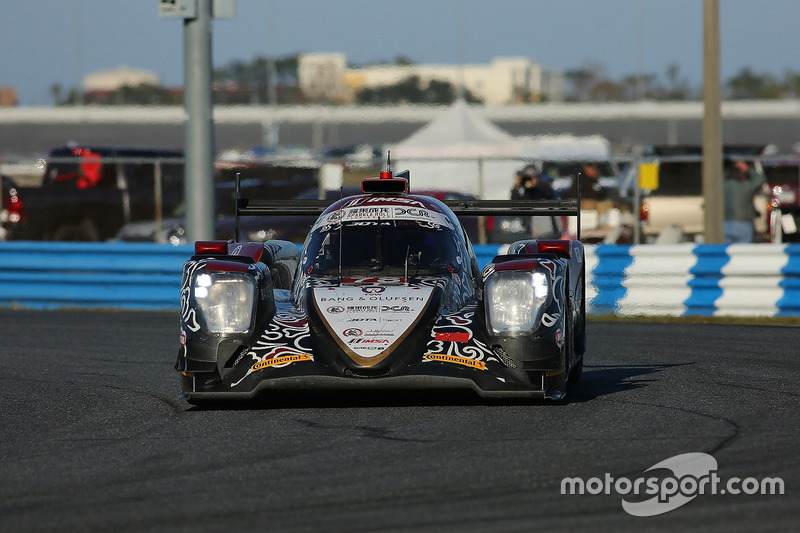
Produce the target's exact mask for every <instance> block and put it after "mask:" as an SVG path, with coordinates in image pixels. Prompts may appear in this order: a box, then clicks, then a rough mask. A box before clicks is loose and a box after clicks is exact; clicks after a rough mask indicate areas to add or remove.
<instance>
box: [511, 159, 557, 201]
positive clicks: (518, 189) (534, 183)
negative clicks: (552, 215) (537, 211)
mask: <svg viewBox="0 0 800 533" xmlns="http://www.w3.org/2000/svg"><path fill="white" fill-rule="evenodd" d="M555 197H556V195H555V192H554V191H553V188H552V187H551V186H550V184H549V183H546V182H544V181H543V180H541V178H540V177H539V169H538V168H536V166H535V165H527V166H526V167H525V168H523V169H521V170H518V171H517V174H516V177H515V178H514V188H513V189H511V199H512V200H543V199H550V200H551V199H553V198H555Z"/></svg>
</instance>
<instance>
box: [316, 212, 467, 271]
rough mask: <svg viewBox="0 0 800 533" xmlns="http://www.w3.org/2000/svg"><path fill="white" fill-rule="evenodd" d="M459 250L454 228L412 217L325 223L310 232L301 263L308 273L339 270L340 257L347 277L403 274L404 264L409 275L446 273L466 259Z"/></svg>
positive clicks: (455, 268)
mask: <svg viewBox="0 0 800 533" xmlns="http://www.w3.org/2000/svg"><path fill="white" fill-rule="evenodd" d="M340 245H341V252H340ZM459 249H460V246H459V244H458V241H457V239H456V236H455V233H454V232H453V231H452V230H450V229H448V228H438V229H434V228H426V227H422V226H420V225H419V224H417V223H416V222H413V221H403V220H393V221H386V222H381V223H380V224H377V223H372V224H369V225H358V224H357V223H356V224H345V225H344V228H340V225H336V226H325V227H322V228H319V229H318V230H316V231H314V232H313V233H312V234H311V235H310V237H309V240H308V242H307V244H306V246H305V251H304V254H305V255H304V262H303V268H304V269H305V270H306V271H307V272H308V273H309V274H310V275H312V276H324V275H338V274H339V258H340V257H341V262H342V269H341V273H342V275H345V276H366V277H372V276H389V275H391V276H403V275H405V273H406V268H407V269H408V270H407V272H408V275H409V276H414V275H429V274H446V273H448V272H451V271H457V270H458V267H459V266H460V264H461V262H462V260H465V256H464V254H463V253H460V252H459ZM309 268H311V270H310V271H309Z"/></svg>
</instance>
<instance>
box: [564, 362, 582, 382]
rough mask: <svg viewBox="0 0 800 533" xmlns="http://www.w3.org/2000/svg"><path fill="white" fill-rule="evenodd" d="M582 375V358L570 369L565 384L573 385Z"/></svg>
mask: <svg viewBox="0 0 800 533" xmlns="http://www.w3.org/2000/svg"><path fill="white" fill-rule="evenodd" d="M582 375H583V356H581V358H580V359H578V361H577V362H576V363H575V366H573V367H572V370H570V371H569V376H568V377H567V383H568V384H570V385H571V384H573V383H577V382H578V381H579V380H580V379H581V376H582Z"/></svg>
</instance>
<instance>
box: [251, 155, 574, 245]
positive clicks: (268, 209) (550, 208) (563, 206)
mask: <svg viewBox="0 0 800 533" xmlns="http://www.w3.org/2000/svg"><path fill="white" fill-rule="evenodd" d="M406 172H407V171H406ZM576 179H577V180H578V187H577V191H578V197H577V198H575V199H567V200H445V201H444V202H443V203H444V204H445V205H447V207H449V208H450V209H451V210H452V211H453V213H454V214H455V215H456V216H499V217H518V216H525V217H536V216H551V217H558V216H574V217H577V218H578V224H577V226H578V231H577V238H578V239H579V240H580V238H581V209H580V206H581V193H580V191H581V187H580V184H581V183H580V180H581V176H580V174H578V176H576ZM412 194H413V192H412ZM331 204H332V202H331V201H330V200H293V199H290V200H262V199H251V198H240V197H239V175H238V174H237V175H236V241H237V242H238V241H239V217H240V216H271V215H304V216H309V215H314V216H319V215H321V214H322V212H323V211H325V210H326V209H327V208H328V207H330V205H331Z"/></svg>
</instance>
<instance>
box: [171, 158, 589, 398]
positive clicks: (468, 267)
mask: <svg viewBox="0 0 800 533" xmlns="http://www.w3.org/2000/svg"><path fill="white" fill-rule="evenodd" d="M408 178H409V175H408V172H407V171H406V172H404V173H400V174H397V175H395V174H394V173H393V172H392V171H391V170H387V171H383V172H381V175H380V177H379V178H368V179H365V180H363V181H362V191H363V194H360V195H355V196H350V197H346V198H342V199H340V200H338V201H336V202H335V203H333V204H332V205H330V206H327V207H326V205H324V204H322V203H321V202H322V201H319V202H318V201H314V200H306V201H295V202H294V203H291V202H289V203H287V201H263V200H262V201H258V200H250V199H238V200H237V216H247V215H262V216H263V215H270V214H281V215H283V214H298V215H308V214H310V213H316V214H319V215H320V216H319V218H318V219H317V221H316V223H315V224H314V226H313V227H312V229H311V232H310V234H309V235H308V237H307V239H306V241H305V243H304V244H303V247H302V250H298V246H297V245H296V244H294V243H291V242H285V241H267V242H261V243H253V242H236V241H237V240H238V231H237V235H236V239H234V240H233V241H198V242H197V243H196V244H195V255H194V256H193V257H192V258H191V259H189V260H188V261H187V262H186V263H185V265H184V267H183V275H182V281H181V295H180V328H181V331H180V349H179V352H178V360H177V363H176V369H177V370H178V371H179V372H180V374H181V380H182V388H183V392H184V397H185V399H187V400H188V401H189V403H192V404H198V403H208V402H213V401H216V400H230V399H237V398H242V399H248V398H253V397H255V396H256V395H257V394H258V393H259V392H262V391H267V390H278V389H304V390H305V389H321V390H324V389H328V390H330V389H356V390H358V389H397V390H401V389H402V390H415V389H467V390H472V391H474V392H475V393H477V394H478V395H479V396H480V397H482V398H514V399H526V398H533V399H537V398H546V399H552V400H558V399H561V398H563V397H564V396H565V394H566V392H567V384H568V383H571V382H574V381H576V380H578V379H579V378H580V376H581V371H582V368H583V354H584V351H585V348H586V341H585V338H586V335H585V303H584V297H585V296H584V295H585V267H584V253H583V245H582V244H581V243H580V242H579V241H578V240H526V241H518V242H515V243H513V244H512V245H511V246H510V247H509V249H508V252H507V253H506V254H504V255H498V256H497V257H495V258H494V259H492V261H491V262H490V263H488V264H487V265H486V266H484V268H483V269H482V270H481V269H480V268H479V265H478V261H477V259H476V256H475V252H474V250H473V247H472V244H471V243H470V241H469V239H468V238H467V235H466V232H465V231H464V230H463V229H462V227H461V224H460V223H459V220H458V218H457V216H456V213H458V214H462V215H470V216H473V215H497V216H504V215H505V216H508V215H514V216H516V215H530V216H578V217H579V216H580V209H579V206H580V199H579V198H578V199H576V200H542V201H536V202H530V201H510V200H509V201H506V200H474V201H463V202H455V203H453V204H452V205H450V206H448V205H447V204H445V203H444V202H442V201H440V200H436V199H434V198H431V197H427V196H420V195H414V194H410V193H409V192H408V191H409V179H408ZM237 198H238V193H237ZM320 213H321V214H320Z"/></svg>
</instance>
